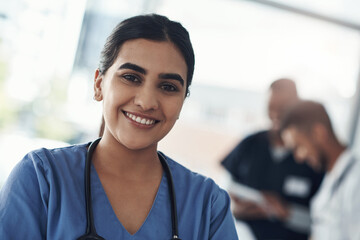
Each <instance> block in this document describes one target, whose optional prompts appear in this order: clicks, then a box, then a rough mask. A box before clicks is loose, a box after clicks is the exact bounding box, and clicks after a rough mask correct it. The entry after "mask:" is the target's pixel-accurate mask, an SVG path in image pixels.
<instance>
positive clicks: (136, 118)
mask: <svg viewBox="0 0 360 240" xmlns="http://www.w3.org/2000/svg"><path fill="white" fill-rule="evenodd" d="M123 112H124V114H125V116H126V117H128V118H130V119H131V120H133V121H134V122H136V123H137V124H142V125H145V126H151V125H154V124H156V123H157V122H159V121H158V120H155V119H151V118H146V117H143V116H139V115H136V114H134V113H129V112H125V111H123Z"/></svg>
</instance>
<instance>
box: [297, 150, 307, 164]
mask: <svg viewBox="0 0 360 240" xmlns="http://www.w3.org/2000/svg"><path fill="white" fill-rule="evenodd" d="M294 157H295V160H296V162H298V163H303V162H304V161H305V159H306V158H307V150H306V149H305V148H302V147H299V148H297V149H296V150H295V153H294Z"/></svg>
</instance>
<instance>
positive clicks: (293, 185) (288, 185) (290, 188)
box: [283, 176, 311, 198]
mask: <svg viewBox="0 0 360 240" xmlns="http://www.w3.org/2000/svg"><path fill="white" fill-rule="evenodd" d="M310 186H311V183H310V181H309V179H307V178H302V177H297V176H288V177H286V179H285V182H284V188H283V189H284V192H285V194H287V195H289V196H294V197H302V198H305V197H307V196H308V195H309V193H310Z"/></svg>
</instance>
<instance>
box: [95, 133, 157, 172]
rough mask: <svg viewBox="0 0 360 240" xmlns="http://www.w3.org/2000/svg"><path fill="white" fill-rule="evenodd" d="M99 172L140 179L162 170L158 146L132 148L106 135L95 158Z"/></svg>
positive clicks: (96, 151) (98, 147)
mask: <svg viewBox="0 0 360 240" xmlns="http://www.w3.org/2000/svg"><path fill="white" fill-rule="evenodd" d="M93 164H94V166H95V169H96V170H97V171H98V172H103V173H104V172H106V173H107V174H111V175H117V176H120V175H121V176H128V177H130V178H134V179H138V178H140V177H141V178H143V177H147V176H153V175H154V172H155V173H156V172H157V171H156V170H158V171H159V173H161V172H162V168H161V163H160V161H159V159H158V155H157V146H156V145H154V146H150V147H148V148H145V149H140V150H132V149H128V148H127V147H125V146H124V145H122V144H121V143H119V142H118V141H117V140H116V139H114V138H113V137H108V136H104V137H103V138H102V139H101V141H100V142H99V144H98V146H97V148H96V150H95V152H94V158H93Z"/></svg>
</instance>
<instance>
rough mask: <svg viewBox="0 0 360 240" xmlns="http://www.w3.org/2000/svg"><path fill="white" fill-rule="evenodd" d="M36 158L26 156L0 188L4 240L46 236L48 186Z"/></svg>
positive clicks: (42, 237) (0, 226)
mask: <svg viewBox="0 0 360 240" xmlns="http://www.w3.org/2000/svg"><path fill="white" fill-rule="evenodd" d="M36 158H37V157H36V155H35V154H28V155H27V156H25V157H24V159H23V160H22V161H21V162H19V163H18V164H17V165H16V166H15V168H14V169H13V170H12V172H11V174H10V175H9V177H8V179H7V181H6V183H5V185H4V186H3V187H2V188H1V190H0V219H1V221H0V236H1V239H46V236H45V235H46V221H47V220H46V219H47V218H46V204H47V203H46V201H45V200H44V199H45V198H46V194H44V193H45V192H46V189H48V186H47V183H46V179H45V178H44V176H45V174H44V171H43V168H42V166H41V162H40V161H36Z"/></svg>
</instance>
